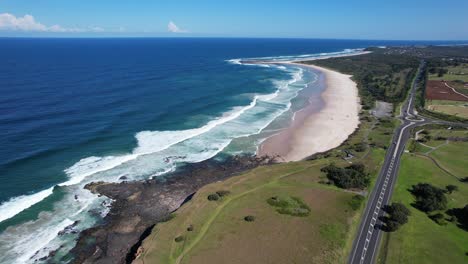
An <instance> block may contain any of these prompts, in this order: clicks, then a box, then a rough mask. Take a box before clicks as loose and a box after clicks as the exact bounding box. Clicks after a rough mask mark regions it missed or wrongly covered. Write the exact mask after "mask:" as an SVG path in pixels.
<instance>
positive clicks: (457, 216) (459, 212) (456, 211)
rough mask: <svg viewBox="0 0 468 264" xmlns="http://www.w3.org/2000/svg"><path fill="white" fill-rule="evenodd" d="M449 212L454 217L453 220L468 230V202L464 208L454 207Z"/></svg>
mask: <svg viewBox="0 0 468 264" xmlns="http://www.w3.org/2000/svg"><path fill="white" fill-rule="evenodd" d="M447 214H448V215H450V216H451V217H452V219H451V221H453V222H457V223H458V226H459V227H461V228H462V229H464V230H466V231H468V204H467V205H465V207H462V208H452V209H450V210H448V211H447Z"/></svg>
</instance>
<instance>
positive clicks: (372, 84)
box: [304, 49, 419, 109]
mask: <svg viewBox="0 0 468 264" xmlns="http://www.w3.org/2000/svg"><path fill="white" fill-rule="evenodd" d="M384 51H385V49H375V50H373V52H372V53H369V54H365V55H360V56H351V57H337V58H331V59H326V60H317V61H309V62H307V61H306V62H304V63H311V64H316V65H319V66H322V67H326V68H330V69H333V70H337V71H339V72H342V73H346V74H350V75H353V77H352V79H353V80H354V81H355V82H356V83H357V86H358V89H359V96H360V97H361V101H362V102H361V103H362V105H363V108H364V109H371V108H372V107H374V104H375V101H376V100H381V101H385V102H390V103H399V102H402V101H403V100H404V98H405V96H406V93H407V91H408V89H409V87H410V85H411V81H412V79H413V77H414V74H415V72H416V69H417V68H418V65H419V60H418V59H417V58H415V57H413V56H408V55H401V54H385V53H384Z"/></svg>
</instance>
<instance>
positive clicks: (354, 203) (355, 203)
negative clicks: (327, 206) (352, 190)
mask: <svg viewBox="0 0 468 264" xmlns="http://www.w3.org/2000/svg"><path fill="white" fill-rule="evenodd" d="M363 201H364V196H362V195H358V194H356V195H354V196H353V197H352V198H351V200H350V201H349V206H350V207H351V209H353V211H356V210H357V209H359V207H361V204H362V202H363Z"/></svg>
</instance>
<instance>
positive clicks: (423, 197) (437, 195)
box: [410, 183, 447, 212]
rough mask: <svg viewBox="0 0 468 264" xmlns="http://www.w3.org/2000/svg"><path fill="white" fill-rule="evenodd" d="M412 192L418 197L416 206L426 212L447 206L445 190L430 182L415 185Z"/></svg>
mask: <svg viewBox="0 0 468 264" xmlns="http://www.w3.org/2000/svg"><path fill="white" fill-rule="evenodd" d="M410 192H411V193H412V194H413V195H414V196H415V197H416V202H415V203H414V206H415V207H416V208H418V209H420V210H421V211H424V212H432V211H435V210H443V209H445V208H446V207H447V198H446V197H445V191H444V190H443V189H440V188H438V187H435V186H432V185H430V184H428V183H418V184H417V185H413V186H412V189H411V190H410Z"/></svg>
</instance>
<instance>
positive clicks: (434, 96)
mask: <svg viewBox="0 0 468 264" xmlns="http://www.w3.org/2000/svg"><path fill="white" fill-rule="evenodd" d="M426 100H450V101H467V102H468V96H463V95H461V94H459V93H457V92H455V91H453V90H452V88H450V87H448V86H447V85H446V83H445V82H444V81H434V80H429V81H427V86H426Z"/></svg>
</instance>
